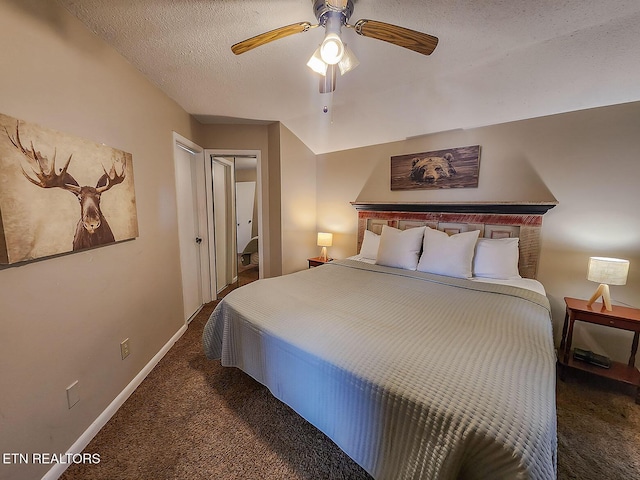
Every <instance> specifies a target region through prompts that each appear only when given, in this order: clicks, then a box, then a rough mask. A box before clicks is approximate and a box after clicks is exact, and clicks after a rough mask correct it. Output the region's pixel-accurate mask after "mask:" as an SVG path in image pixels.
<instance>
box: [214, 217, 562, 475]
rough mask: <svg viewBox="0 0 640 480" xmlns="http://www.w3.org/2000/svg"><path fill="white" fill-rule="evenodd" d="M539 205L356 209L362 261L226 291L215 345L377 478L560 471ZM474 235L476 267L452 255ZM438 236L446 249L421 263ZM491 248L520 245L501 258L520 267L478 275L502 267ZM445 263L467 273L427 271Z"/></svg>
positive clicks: (226, 360) (225, 359) (229, 362)
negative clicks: (540, 277)
mask: <svg viewBox="0 0 640 480" xmlns="http://www.w3.org/2000/svg"><path fill="white" fill-rule="evenodd" d="M394 208H397V207H395V206H394ZM432 208H433V207H432ZM542 214H543V212H540V211H535V212H533V213H531V211H530V209H527V210H526V212H525V214H522V213H518V212H516V213H515V214H514V213H513V212H510V213H508V214H502V213H494V212H493V211H488V212H479V213H478V212H474V213H469V212H467V211H465V212H463V213H457V212H435V211H426V212H425V211H420V212H415V211H389V210H382V211H380V210H375V209H372V208H371V206H370V205H367V206H366V208H364V207H363V208H359V209H358V217H359V218H358V223H359V233H358V252H359V253H358V255H357V256H355V257H352V258H350V259H345V260H335V261H333V262H330V263H328V264H325V265H323V266H321V267H316V268H312V269H308V270H304V271H301V272H297V273H294V274H290V275H285V276H282V277H277V278H270V279H264V280H260V281H258V282H254V283H252V284H249V285H246V286H244V287H242V288H240V289H237V290H235V291H233V292H232V293H230V294H228V295H227V296H226V297H225V298H224V299H223V300H222V301H221V302H220V303H219V304H218V305H217V307H216V309H215V310H214V312H213V313H212V315H211V317H210V319H209V321H208V323H207V325H206V326H205V330H204V333H203V340H204V347H205V353H206V355H207V356H208V357H209V358H211V359H218V358H219V359H221V362H222V365H225V366H234V367H238V368H240V369H242V370H243V371H245V372H246V373H247V374H249V375H251V376H252V377H253V378H255V379H256V380H257V381H259V382H260V383H262V384H264V385H266V386H267V387H268V388H269V390H270V391H271V392H272V394H273V395H274V396H275V397H276V398H278V399H280V400H281V401H283V402H284V403H286V404H288V405H289V406H290V407H292V408H293V409H294V410H295V411H296V412H298V413H299V414H300V415H301V416H302V417H303V418H305V419H306V420H307V421H309V422H310V423H312V424H313V425H315V426H316V427H317V428H319V429H320V430H321V431H322V432H324V433H325V434H326V435H327V436H328V437H329V438H331V439H332V440H333V441H334V442H335V443H336V444H337V445H338V446H339V447H340V448H341V449H342V450H344V451H345V452H346V453H347V454H348V455H349V456H350V457H351V458H352V459H354V460H355V461H356V462H357V463H358V464H359V465H361V466H362V467H363V468H364V469H365V470H366V471H367V472H369V474H371V475H372V476H373V477H374V478H375V479H393V480H396V479H422V478H425V479H426V478H434V479H435V478H438V479H456V478H464V479H486V478H492V479H500V478H504V479H507V478H508V479H515V478H518V479H519V478H523V479H524V478H532V479H552V478H555V477H556V447H557V439H556V411H555V354H554V346H553V336H552V328H551V319H550V308H549V302H548V300H547V298H546V296H545V295H544V288H543V287H542V285H541V284H540V283H539V282H537V281H536V280H535V279H534V278H532V277H534V276H535V274H536V272H537V256H538V252H539V244H540V228H541V218H542ZM367 232H368V233H367ZM378 232H379V233H378ZM389 232H391V233H389ZM420 232H422V236H420ZM445 232H446V233H445ZM442 235H444V237H447V238H444V237H442ZM376 236H377V238H376ZM409 237H411V241H410V242H409V240H408V239H409ZM417 238H420V247H419V252H418V253H417V259H415V264H416V265H415V267H414V268H413V269H412V268H405V267H407V265H405V264H403V263H402V262H404V261H405V260H407V259H408V258H413V257H411V255H406V251H405V250H407V248H408V246H409V243H411V248H413V249H415V246H416V244H417V241H416V239H417ZM470 238H473V239H474V241H473V248H472V253H471V255H472V259H471V266H470V268H471V270H472V272H471V273H472V275H471V276H470V277H468V276H465V271H462V273H460V272H458V271H456V270H455V268H454V267H458V266H459V265H453V267H452V266H451V265H449V264H448V263H447V262H448V260H450V259H451V258H452V257H453V256H455V255H457V254H456V253H455V250H456V248H458V247H455V246H452V245H453V244H454V243H456V242H458V243H460V244H462V243H467V244H468V243H469V242H471V240H470ZM507 238H511V239H512V240H511V241H509V240H507ZM389 239H392V240H393V241H390V240H389ZM480 239H485V240H482V241H480ZM427 240H429V241H427ZM489 240H496V242H491V241H489ZM376 241H377V242H378V244H377V245H376ZM438 242H440V243H442V244H443V245H446V246H447V248H448V249H449V250H447V249H446V248H445V251H446V252H448V253H447V255H442V253H443V251H442V250H440V251H438V252H435V253H437V254H438V255H435V257H434V258H435V260H433V261H432V263H431V264H429V263H428V262H426V261H423V260H424V259H425V258H427V257H429V255H431V256H433V255H432V254H433V253H434V252H433V251H432V250H433V248H434V247H433V246H434V245H438ZM514 243H515V244H516V245H517V248H516V251H517V254H516V257H515V258H514V256H513V244H514ZM480 244H487V245H489V246H490V247H487V248H489V250H491V248H494V246H496V245H497V246H500V248H502V247H503V246H504V245H506V244H510V247H509V248H510V252H512V253H510V254H506V253H505V252H506V250H504V249H502V250H499V252H498V253H499V255H498V257H500V255H502V256H509V257H510V261H508V262H507V261H504V260H501V259H500V258H498V260H497V263H504V265H500V268H499V270H500V269H502V270H503V271H502V272H501V273H502V276H503V277H512V278H492V277H489V276H487V277H481V276H476V275H475V273H476V272H475V269H476V267H477V272H478V273H479V274H480V275H482V274H483V272H484V273H487V271H488V273H489V274H490V275H494V276H495V275H496V273H495V272H494V271H492V269H494V267H495V265H492V264H491V262H489V263H486V264H485V265H484V266H483V264H482V262H481V260H482V259H483V257H482V256H483V255H484V256H485V257H486V258H484V260H485V261H486V260H495V257H496V251H491V252H489V253H490V254H488V255H487V254H486V252H485V253H480V252H481V251H484V250H481V249H480V248H479V245H480ZM411 248H409V250H411ZM483 248H484V247H483ZM374 250H375V255H376V258H373V259H372V258H368V257H370V256H372V255H373V254H372V253H371V252H372V251H374ZM398 250H402V252H401V254H398ZM459 250H461V251H462V250H464V249H460V248H459ZM468 250H469V247H468V245H467V247H466V250H464V251H465V252H466V254H467V256H468V253H469V252H468ZM385 255H386V257H385ZM463 256H464V255H463ZM456 258H457V257H456ZM443 259H444V260H443ZM514 261H515V264H516V266H515V267H514V266H513V262H514ZM394 262H395V263H394ZM449 263H451V262H449ZM453 263H456V262H453ZM457 263H460V264H464V265H466V260H465V261H463V262H457ZM439 264H445V267H444V268H445V269H447V268H449V269H451V268H454V270H448V271H446V272H445V273H451V274H453V273H455V274H456V275H457V276H456V275H454V276H452V275H443V274H442V271H439V273H433V271H429V270H436V271H438V268H436V267H442V265H439ZM411 265H413V264H410V265H409V267H411ZM418 267H419V269H418ZM509 268H511V269H512V270H513V268H515V269H516V273H515V274H513V272H512V271H509ZM505 269H506V270H505ZM462 270H464V268H463V269H462ZM485 270H486V271H485ZM459 273H460V274H459ZM521 273H524V275H522V274H521ZM458 274H459V275H458ZM498 276H499V275H498Z"/></svg>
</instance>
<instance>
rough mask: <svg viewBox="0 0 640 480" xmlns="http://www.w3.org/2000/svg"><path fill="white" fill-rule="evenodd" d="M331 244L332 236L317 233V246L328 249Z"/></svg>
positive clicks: (330, 234)
mask: <svg viewBox="0 0 640 480" xmlns="http://www.w3.org/2000/svg"><path fill="white" fill-rule="evenodd" d="M332 244H333V234H332V233H324V232H318V246H319V247H330V246H331V245H332Z"/></svg>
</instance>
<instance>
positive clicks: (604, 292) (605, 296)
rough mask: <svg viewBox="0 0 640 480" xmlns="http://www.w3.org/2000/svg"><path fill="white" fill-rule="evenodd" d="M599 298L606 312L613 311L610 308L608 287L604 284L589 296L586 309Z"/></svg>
mask: <svg viewBox="0 0 640 480" xmlns="http://www.w3.org/2000/svg"><path fill="white" fill-rule="evenodd" d="M600 296H602V303H603V304H604V308H606V309H607V310H608V311H611V310H613V308H612V307H611V294H610V293H609V285H607V284H606V283H601V284H600V286H599V287H598V288H597V289H596V291H595V293H594V294H593V295H591V298H590V299H589V301H588V302H587V307H590V306H591V305H593V302H595V301H596V300H597V299H598V298H599V297H600Z"/></svg>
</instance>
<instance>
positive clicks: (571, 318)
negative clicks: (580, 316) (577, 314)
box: [564, 312, 575, 364]
mask: <svg viewBox="0 0 640 480" xmlns="http://www.w3.org/2000/svg"><path fill="white" fill-rule="evenodd" d="M574 322H575V318H574V316H573V312H571V314H570V315H569V331H568V332H567V339H566V341H565V345H564V363H565V364H568V363H569V355H570V354H571V342H572V340H573V324H574Z"/></svg>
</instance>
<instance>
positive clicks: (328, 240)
mask: <svg viewBox="0 0 640 480" xmlns="http://www.w3.org/2000/svg"><path fill="white" fill-rule="evenodd" d="M332 244H333V234H332V233H324V232H318V246H319V247H322V253H321V254H320V258H321V259H322V261H323V262H326V261H327V260H328V257H327V247H330V246H331V245H332Z"/></svg>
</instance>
